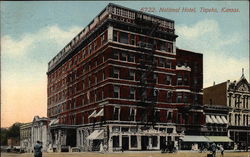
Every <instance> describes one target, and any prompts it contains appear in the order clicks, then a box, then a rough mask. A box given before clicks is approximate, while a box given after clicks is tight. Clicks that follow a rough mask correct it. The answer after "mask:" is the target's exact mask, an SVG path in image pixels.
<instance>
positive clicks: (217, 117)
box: [216, 116, 224, 124]
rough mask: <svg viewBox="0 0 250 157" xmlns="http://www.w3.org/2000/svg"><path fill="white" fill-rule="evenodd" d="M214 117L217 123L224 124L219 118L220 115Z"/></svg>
mask: <svg viewBox="0 0 250 157" xmlns="http://www.w3.org/2000/svg"><path fill="white" fill-rule="evenodd" d="M216 119H217V121H218V122H219V124H224V122H223V121H222V119H221V118H220V116H216Z"/></svg>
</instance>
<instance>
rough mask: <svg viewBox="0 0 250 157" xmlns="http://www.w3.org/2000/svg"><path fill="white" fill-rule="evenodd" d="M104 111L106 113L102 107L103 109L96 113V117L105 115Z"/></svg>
mask: <svg viewBox="0 0 250 157" xmlns="http://www.w3.org/2000/svg"><path fill="white" fill-rule="evenodd" d="M103 113H104V112H103V109H101V110H100V111H99V112H98V113H97V114H96V115H95V117H101V116H103V115H104V114H103Z"/></svg>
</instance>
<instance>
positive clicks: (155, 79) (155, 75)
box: [153, 73, 158, 83]
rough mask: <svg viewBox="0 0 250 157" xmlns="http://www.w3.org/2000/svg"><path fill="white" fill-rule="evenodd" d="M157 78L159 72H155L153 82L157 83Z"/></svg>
mask: <svg viewBox="0 0 250 157" xmlns="http://www.w3.org/2000/svg"><path fill="white" fill-rule="evenodd" d="M157 79H158V77H157V74H155V73H154V75H153V82H155V83H156V82H157Z"/></svg>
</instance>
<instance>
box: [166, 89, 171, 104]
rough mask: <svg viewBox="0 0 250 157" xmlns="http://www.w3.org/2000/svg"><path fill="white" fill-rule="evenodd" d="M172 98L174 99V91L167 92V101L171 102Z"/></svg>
mask: <svg viewBox="0 0 250 157" xmlns="http://www.w3.org/2000/svg"><path fill="white" fill-rule="evenodd" d="M171 99H172V92H171V91H168V92H167V102H171Z"/></svg>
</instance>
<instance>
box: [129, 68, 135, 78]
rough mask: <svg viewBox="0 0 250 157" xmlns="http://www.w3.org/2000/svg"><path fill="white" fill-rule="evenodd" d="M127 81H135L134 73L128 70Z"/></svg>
mask: <svg viewBox="0 0 250 157" xmlns="http://www.w3.org/2000/svg"><path fill="white" fill-rule="evenodd" d="M129 79H130V80H135V72H134V71H133V70H129Z"/></svg>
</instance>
